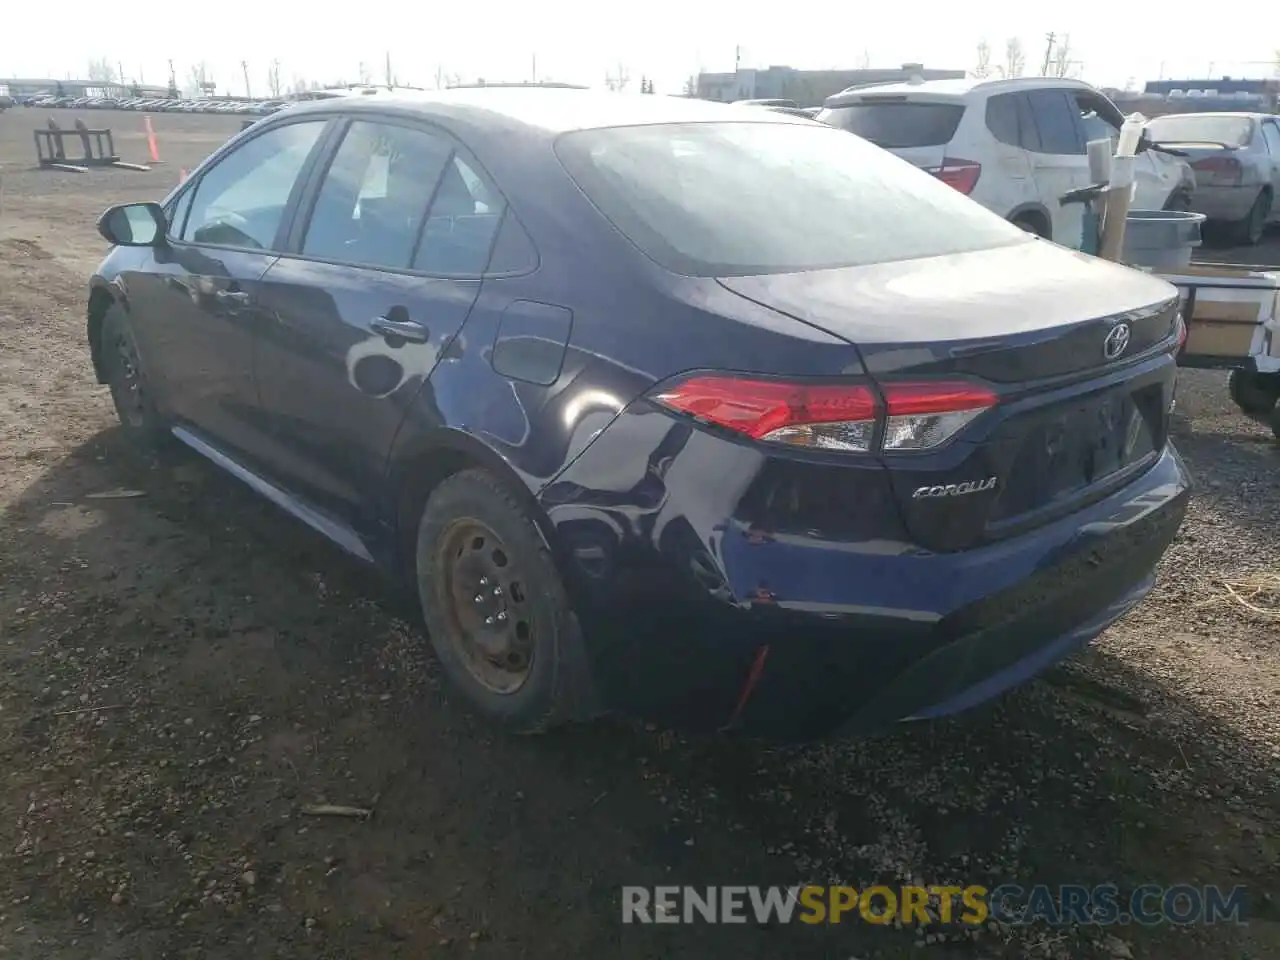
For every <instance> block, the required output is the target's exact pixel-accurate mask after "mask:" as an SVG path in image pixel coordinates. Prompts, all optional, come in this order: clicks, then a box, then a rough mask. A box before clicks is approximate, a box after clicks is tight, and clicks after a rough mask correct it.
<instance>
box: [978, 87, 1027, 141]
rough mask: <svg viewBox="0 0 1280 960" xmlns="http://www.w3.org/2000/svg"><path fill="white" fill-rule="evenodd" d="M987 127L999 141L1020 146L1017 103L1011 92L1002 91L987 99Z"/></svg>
mask: <svg viewBox="0 0 1280 960" xmlns="http://www.w3.org/2000/svg"><path fill="white" fill-rule="evenodd" d="M987 129H988V130H990V131H991V135H992V136H993V137H995V138H996V139H997V140H999V141H1000V142H1001V143H1006V144H1008V145H1009V146H1011V147H1020V146H1022V144H1021V142H1020V141H1019V139H1018V104H1017V102H1016V101H1015V99H1014V94H1012V93H1002V94H999V95H998V96H994V97H992V98H991V99H990V100H988V101H987Z"/></svg>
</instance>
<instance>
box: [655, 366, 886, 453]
mask: <svg viewBox="0 0 1280 960" xmlns="http://www.w3.org/2000/svg"><path fill="white" fill-rule="evenodd" d="M653 399H654V400H655V401H656V402H657V403H660V404H662V405H663V406H664V407H668V408H670V409H672V410H676V411H679V412H680V413H685V414H688V415H689V416H691V417H696V418H697V419H699V420H704V421H706V422H707V423H714V424H716V425H717V426H721V427H725V428H727V429H729V430H734V431H737V432H738V433H741V434H745V435H746V436H748V437H751V438H752V439H753V440H765V441H768V442H770V443H787V444H792V445H794V446H800V447H810V448H813V449H817V450H849V451H863V452H865V451H867V450H870V449H871V440H872V437H873V436H874V434H875V426H876V399H875V395H874V394H873V393H872V392H871V389H870V388H869V387H867V386H865V385H863V384H799V383H783V382H781V381H776V380H748V379H740V378H738V377H728V376H721V375H715V374H704V375H699V376H695V377H690V378H689V379H688V380H684V381H681V382H680V383H677V384H674V385H673V386H670V387H666V388H663V389H662V390H660V391H659V392H658V393H656V394H654V395H653Z"/></svg>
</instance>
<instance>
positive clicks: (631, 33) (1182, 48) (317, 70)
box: [0, 0, 1280, 94]
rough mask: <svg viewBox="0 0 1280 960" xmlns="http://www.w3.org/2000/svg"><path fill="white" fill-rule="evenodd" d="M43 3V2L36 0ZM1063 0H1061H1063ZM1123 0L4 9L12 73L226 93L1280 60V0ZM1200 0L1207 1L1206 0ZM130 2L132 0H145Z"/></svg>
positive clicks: (1103, 76)
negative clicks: (203, 82) (983, 55)
mask: <svg viewBox="0 0 1280 960" xmlns="http://www.w3.org/2000/svg"><path fill="white" fill-rule="evenodd" d="M20 6H23V7H24V8H26V9H32V8H31V7H30V6H29V5H21V4H20ZM1055 7H1056V8H1057V9H1058V10H1059V11H1060V12H1059V13H1056V14H1055V13H1054V12H1053V9H1054V8H1055ZM1177 9H1179V8H1178V7H1177V5H1174V6H1172V7H1171V6H1169V5H1167V4H1148V3H1133V4H1122V3H1116V2H1114V0H1077V2H1074V3H1070V4H1067V3H1063V4H1054V5H1050V4H1034V3H1026V2H1017V3H1015V2H1011V0H985V2H973V3H957V2H955V0H914V2H907V3H892V4H882V3H849V2H845V3H831V2H818V0H787V2H785V3H781V4H769V5H766V4H764V3H743V2H740V0H739V2H728V0H702V2H700V3H699V2H694V0H634V2H633V3H623V4H616V3H615V4H606V3H600V2H598V0H597V2H590V3H589V2H585V0H543V2H541V3H529V2H516V0H481V2H464V3H456V4H438V3H431V4H424V3H420V2H407V0H360V2H358V3H349V4H318V3H308V4H302V3H298V2H297V0H293V2H281V0H275V2H270V0H254V2H250V0H216V2H215V3H212V4H195V5H192V4H185V5H181V6H180V7H178V8H174V10H173V12H170V10H169V8H166V7H150V8H148V7H147V6H146V5H143V6H141V7H138V6H135V7H133V8H130V7H128V6H125V7H111V6H110V5H108V6H103V4H102V3H101V2H100V0H94V2H92V3H91V2H89V0H61V2H59V3H58V5H57V10H58V16H57V23H56V24H49V25H45V24H42V23H39V22H35V21H27V23H26V24H21V23H20V21H19V20H15V19H14V18H13V17H12V16H10V17H8V18H6V24H5V28H4V29H3V30H2V31H0V75H10V76H12V75H18V76H52V77H58V78H65V77H66V76H67V74H68V73H70V74H71V75H72V76H73V77H75V78H79V77H81V76H82V75H84V74H85V73H86V71H87V65H88V62H89V61H90V60H91V59H93V58H97V57H105V58H107V59H108V60H110V61H111V62H113V63H116V62H118V63H120V64H121V65H122V66H123V69H124V71H125V74H126V76H127V77H128V78H129V79H137V75H138V74H141V79H142V81H143V82H146V83H152V84H160V83H165V82H167V80H168V75H169V67H168V61H169V59H170V58H172V59H173V61H174V64H175V68H176V72H177V76H178V82H179V84H180V85H184V84H185V83H186V81H187V78H188V75H189V71H190V67H191V65H192V64H193V63H196V62H199V61H204V62H205V63H206V64H207V66H208V68H209V72H210V74H211V75H212V78H213V79H214V80H215V81H216V82H217V83H218V87H219V92H220V93H232V94H241V93H244V79H243V72H242V70H241V67H240V61H241V60H245V61H247V62H248V64H249V81H250V84H251V85H252V88H253V90H252V92H253V93H254V94H262V93H265V92H266V83H267V80H266V78H267V74H268V70H269V67H270V64H271V61H272V60H273V59H279V61H280V64H281V67H280V73H281V80H282V82H283V83H284V85H285V86H288V85H290V84H291V83H292V81H293V80H294V78H295V77H300V78H305V79H314V80H320V81H330V80H337V79H340V78H346V79H349V80H352V81H355V80H357V79H359V71H360V64H361V63H362V62H363V63H364V64H365V66H366V69H367V70H368V72H369V73H370V74H371V75H372V77H373V78H374V79H377V80H380V79H381V78H382V77H383V75H384V72H385V67H384V64H385V58H386V54H387V53H388V52H390V54H391V60H392V67H393V70H394V71H395V73H396V74H397V76H398V79H399V80H400V81H401V82H403V83H409V84H414V85H417V86H433V85H434V84H435V80H436V76H437V72H438V71H443V73H444V74H445V75H446V76H448V75H450V74H458V75H460V76H462V77H463V78H464V79H465V80H468V81H471V80H475V79H477V78H480V77H483V78H485V79H487V80H525V79H529V78H530V76H531V74H532V72H533V70H534V60H535V57H536V64H537V67H536V69H537V74H538V77H539V78H540V79H555V80H563V81H571V82H577V83H584V84H591V85H600V84H602V83H603V81H604V78H605V74H606V72H608V71H615V70H616V69H617V67H618V65H624V66H625V67H626V69H627V72H628V73H629V74H630V76H631V78H632V85H633V86H638V85H639V80H640V77H641V76H642V75H643V76H648V77H651V78H653V79H654V81H655V84H656V86H657V89H658V92H659V93H678V92H679V91H680V88H681V86H682V84H683V81H684V79H685V78H686V77H687V76H689V75H690V74H692V73H696V72H697V71H698V70H699V69H703V70H731V69H733V62H734V48H735V46H740V47H741V49H742V65H743V66H761V67H763V66H767V65H769V64H788V65H790V66H794V67H800V68H810V69H816V68H829V67H856V66H859V65H861V63H862V62H863V60H864V58H865V59H866V60H869V62H870V63H871V65H872V66H883V67H892V66H897V65H899V64H901V63H903V62H905V61H918V62H923V63H924V64H925V65H926V66H930V67H946V68H964V69H969V68H972V66H973V65H974V61H975V59H976V58H975V52H974V51H975V48H976V46H977V44H978V42H979V41H981V40H983V39H984V38H985V39H986V40H987V41H988V42H989V43H990V45H991V47H992V52H993V55H992V61H993V64H994V63H999V62H1002V61H1003V57H1004V47H1005V40H1006V38H1008V37H1010V36H1017V37H1020V38H1021V39H1022V42H1023V45H1024V48H1025V50H1026V59H1027V71H1026V72H1027V73H1038V72H1039V68H1040V65H1041V63H1042V61H1043V58H1044V50H1045V45H1046V40H1045V34H1046V33H1047V32H1048V31H1050V30H1054V31H1057V32H1058V33H1059V34H1060V35H1061V34H1069V35H1070V38H1071V49H1072V57H1073V59H1077V60H1079V61H1081V63H1080V67H1081V68H1082V71H1083V76H1084V78H1085V79H1087V80H1090V81H1092V82H1094V83H1095V84H1098V85H1100V86H1122V85H1124V84H1125V82H1126V81H1127V80H1129V79H1130V78H1133V79H1134V80H1136V81H1139V82H1140V81H1143V80H1149V79H1155V78H1157V77H1159V76H1160V75H1161V73H1162V72H1163V75H1164V76H1166V77H1187V76H1195V77H1200V76H1204V75H1205V74H1206V73H1207V72H1208V71H1209V70H1210V69H1212V70H1213V75H1215V76H1216V75H1221V74H1224V73H1226V74H1233V75H1249V76H1263V75H1266V74H1269V73H1270V72H1271V69H1270V64H1271V62H1272V61H1273V59H1274V56H1275V46H1276V44H1277V43H1280V34H1278V33H1275V32H1274V31H1268V30H1241V29H1240V27H1239V25H1241V24H1247V23H1254V24H1258V23H1265V22H1267V21H1268V19H1269V18H1270V12H1271V11H1273V10H1274V8H1273V7H1271V6H1270V5H1269V4H1266V5H1264V4H1263V2H1262V0H1239V2H1237V3H1234V4H1232V5H1231V6H1230V10H1231V16H1229V17H1226V16H1224V17H1214V16H1209V15H1207V14H1205V12H1204V10H1205V8H1197V7H1187V8H1186V10H1185V11H1184V12H1186V13H1188V15H1189V16H1190V18H1191V19H1190V20H1188V18H1187V16H1178V15H1174V13H1173V11H1176V10H1177ZM1197 10H1198V11H1199V12H1198V13H1197V12H1194V11H1197ZM131 11H132V12H131Z"/></svg>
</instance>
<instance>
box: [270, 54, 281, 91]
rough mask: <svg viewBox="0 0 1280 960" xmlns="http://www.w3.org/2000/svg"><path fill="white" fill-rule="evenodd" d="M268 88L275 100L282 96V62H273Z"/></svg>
mask: <svg viewBox="0 0 1280 960" xmlns="http://www.w3.org/2000/svg"><path fill="white" fill-rule="evenodd" d="M267 88H268V89H269V90H270V91H271V96H272V97H273V98H278V97H279V96H280V61H279V60H272V61H271V68H270V69H269V70H268V71H267Z"/></svg>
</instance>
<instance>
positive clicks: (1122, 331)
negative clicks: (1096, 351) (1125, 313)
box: [1102, 323, 1129, 360]
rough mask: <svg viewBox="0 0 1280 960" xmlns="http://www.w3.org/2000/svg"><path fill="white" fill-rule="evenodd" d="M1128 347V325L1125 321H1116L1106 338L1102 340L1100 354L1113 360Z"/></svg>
mask: <svg viewBox="0 0 1280 960" xmlns="http://www.w3.org/2000/svg"><path fill="white" fill-rule="evenodd" d="M1128 347H1129V325H1128V324H1127V323H1117V324H1116V325H1115V326H1114V327H1112V328H1111V332H1110V333H1108V334H1107V338H1106V339H1105V340H1103V341H1102V355H1103V356H1104V357H1106V358H1107V359H1108V360H1114V359H1116V357H1118V356H1120V354H1122V353H1124V352H1125V350H1126V349H1128Z"/></svg>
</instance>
